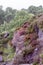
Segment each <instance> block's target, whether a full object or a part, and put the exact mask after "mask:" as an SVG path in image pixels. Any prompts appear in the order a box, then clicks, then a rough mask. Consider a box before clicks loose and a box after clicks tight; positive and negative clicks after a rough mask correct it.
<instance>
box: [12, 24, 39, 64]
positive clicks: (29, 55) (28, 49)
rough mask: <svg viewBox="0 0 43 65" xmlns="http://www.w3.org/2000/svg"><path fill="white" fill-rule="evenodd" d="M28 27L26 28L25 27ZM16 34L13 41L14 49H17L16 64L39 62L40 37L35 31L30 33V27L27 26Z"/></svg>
mask: <svg viewBox="0 0 43 65" xmlns="http://www.w3.org/2000/svg"><path fill="white" fill-rule="evenodd" d="M25 25H26V26H25ZM25 25H24V27H21V28H20V29H19V30H17V31H16V32H15V33H14V37H13V39H12V45H13V47H14V46H15V47H16V51H15V53H16V55H15V56H14V64H17V65H18V64H19V63H30V64H31V63H33V62H39V61H40V60H39V53H38V52H39V42H38V41H37V38H38V35H37V33H35V32H34V31H33V32H31V33H29V32H28V31H29V29H28V28H29V25H28V24H25Z"/></svg>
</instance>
